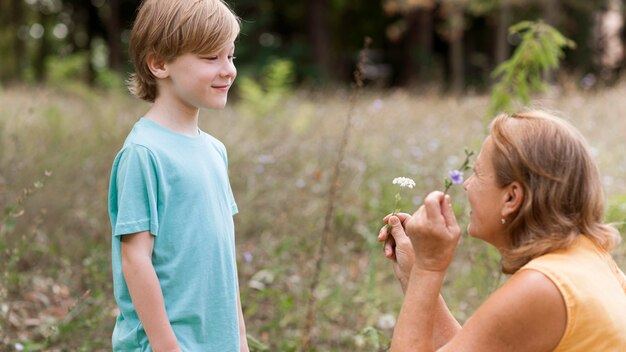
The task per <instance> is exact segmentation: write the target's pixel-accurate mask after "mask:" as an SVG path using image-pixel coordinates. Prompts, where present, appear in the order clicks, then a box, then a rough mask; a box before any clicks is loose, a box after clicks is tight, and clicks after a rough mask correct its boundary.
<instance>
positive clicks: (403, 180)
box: [393, 177, 415, 188]
mask: <svg viewBox="0 0 626 352" xmlns="http://www.w3.org/2000/svg"><path fill="white" fill-rule="evenodd" d="M393 184H394V185H400V187H409V188H413V187H415V181H413V180H412V179H410V178H408V177H396V178H394V179H393Z"/></svg>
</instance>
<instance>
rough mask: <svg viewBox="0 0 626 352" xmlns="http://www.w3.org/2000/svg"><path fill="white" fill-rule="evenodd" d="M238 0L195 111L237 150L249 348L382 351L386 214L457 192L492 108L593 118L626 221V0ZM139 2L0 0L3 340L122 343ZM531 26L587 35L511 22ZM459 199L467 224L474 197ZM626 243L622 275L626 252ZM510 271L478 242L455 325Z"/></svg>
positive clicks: (139, 108) (465, 241)
mask: <svg viewBox="0 0 626 352" xmlns="http://www.w3.org/2000/svg"><path fill="white" fill-rule="evenodd" d="M227 2H228V3H229V5H230V6H231V7H232V8H233V9H234V11H235V12H236V13H237V14H238V15H239V16H240V17H241V19H242V31H241V35H240V37H239V39H238V41H237V44H236V45H237V46H236V56H237V60H236V65H237V68H238V70H239V76H238V78H237V81H236V82H235V85H234V87H233V90H232V91H231V96H230V99H229V103H228V105H227V107H226V108H225V109H224V110H220V111H202V112H201V118H200V120H201V122H200V124H201V128H202V129H203V130H205V131H207V132H208V133H210V134H212V135H214V136H215V137H217V138H218V139H220V140H221V141H223V142H224V144H225V145H226V147H227V149H228V155H229V170H230V179H231V183H232V186H233V191H234V193H235V197H236V200H237V203H238V206H239V209H240V213H239V214H238V215H237V216H236V217H235V223H236V225H235V226H236V238H237V240H236V241H237V256H238V257H237V260H238V266H239V273H240V277H239V279H240V288H241V295H242V305H243V309H244V315H245V317H246V322H247V327H248V334H249V341H250V344H251V347H252V351H302V352H304V351H384V350H386V349H387V347H388V343H389V338H390V337H391V333H392V331H393V327H394V325H395V318H396V316H397V313H398V312H399V309H400V305H401V301H402V292H401V290H400V287H399V285H398V284H397V282H396V281H395V279H394V277H393V273H392V270H391V265H390V264H389V263H388V261H387V260H386V259H385V258H384V257H383V255H382V251H381V246H380V244H379V243H378V242H377V240H376V236H377V234H378V231H379V229H380V228H381V226H382V225H383V224H382V217H383V216H384V215H386V214H388V213H390V212H391V211H392V210H393V205H394V199H395V197H394V196H395V194H396V193H400V195H401V198H402V199H401V202H400V206H401V209H402V210H403V211H406V212H412V211H414V210H415V209H416V208H417V206H419V205H420V204H421V202H422V199H423V197H424V196H425V195H426V194H427V193H428V192H430V191H431V190H433V189H442V188H443V179H444V177H446V175H447V174H448V171H449V170H451V169H454V168H458V167H459V166H460V164H461V163H462V161H463V158H464V154H463V149H464V148H469V149H473V150H476V151H477V150H478V149H479V148H480V142H481V140H482V139H483V138H484V136H485V133H486V126H487V123H488V121H489V119H490V118H491V117H493V113H494V112H497V111H502V110H507V109H508V110H509V111H510V110H511V109H512V110H515V109H520V108H522V107H524V106H532V107H538V108H543V109H547V110H550V111H554V112H555V113H556V114H557V115H559V116H562V117H564V118H565V119H567V120H569V121H571V122H572V123H573V124H574V125H575V126H576V127H577V128H579V129H580V130H581V132H582V133H583V134H584V135H585V136H586V137H587V138H588V141H589V144H590V146H591V150H592V152H593V155H594V158H595V159H596V162H597V163H598V166H599V168H600V171H601V173H602V181H603V185H604V187H605V193H606V196H607V203H606V210H607V212H606V219H607V221H609V222H614V223H615V224H616V226H618V228H619V229H620V232H621V233H622V235H623V236H624V234H626V226H625V225H624V222H625V221H626V148H625V147H624V140H625V139H626V123H624V116H625V113H626V100H625V99H624V96H625V94H626V84H625V83H624V80H623V78H622V77H620V72H621V68H622V66H623V65H624V35H625V34H624V30H623V22H624V14H625V7H624V5H625V4H624V3H625V2H624V1H618V0H597V1H588V0H306V1H284V0H254V1H252V0H236V1H227ZM138 4H139V1H135V0H132V1H131V0H128V1H125V0H90V1H85V0H81V1H78V0H0V53H1V55H0V211H1V213H0V351H110V349H111V344H110V335H111V331H112V327H113V324H114V320H115V316H116V314H117V308H116V306H115V302H114V299H113V294H112V282H111V274H110V241H111V234H110V233H111V228H110V224H109V219H108V214H107V191H108V183H109V175H110V168H111V163H112V161H113V159H114V157H115V155H116V153H117V152H118V151H119V148H120V147H121V145H122V143H123V141H124V138H125V137H126V135H127V133H128V132H129V130H130V128H131V127H132V125H133V123H134V122H135V121H136V120H137V119H138V118H139V117H140V116H141V115H142V114H143V113H144V112H145V111H146V110H147V109H148V107H149V105H148V104H147V103H145V102H142V101H139V100H137V99H135V98H133V97H131V96H130V94H129V93H128V92H127V90H126V88H125V85H124V80H125V79H126V78H127V76H128V74H129V72H131V70H132V68H131V66H130V65H129V62H128V55H127V43H128V36H129V29H130V27H131V24H132V21H133V18H134V16H135V13H136V9H137V6H138ZM521 21H532V23H544V24H549V25H550V26H552V28H554V29H556V30H557V31H558V32H560V34H562V35H563V36H564V37H566V38H569V40H571V42H567V43H574V44H575V45H569V44H567V45H566V44H564V43H565V42H566V39H564V37H559V36H556V35H552V34H554V33H553V32H550V31H547V32H549V34H551V35H552V36H548V37H547V38H548V39H545V38H544V39H541V40H539V39H538V38H539V37H541V36H542V34H541V33H542V31H544V30H545V27H541V26H539V27H533V28H535V29H536V31H535V32H532V33H533V36H536V37H537V38H534V37H533V38H530V39H528V38H527V37H525V36H524V33H528V32H519V31H515V32H509V31H508V28H509V27H510V26H512V25H515V24H517V23H520V22H521ZM366 37H367V38H371V44H370V45H369V47H368V48H367V49H366V50H364V51H363V50H362V48H363V43H364V40H365V38H366ZM531 37H532V36H531ZM525 38H526V39H525ZM533 40H534V41H533ZM561 40H562V42H561V43H560V44H558V45H557V46H554V45H552V44H554V43H555V42H559V41H561ZM523 43H533V44H534V46H526V47H524V46H523ZM558 47H561V48H562V49H563V52H562V53H561V54H559V52H558V51H556V48H558ZM523 48H525V49H523ZM529 48H531V49H532V50H531V49H529ZM359 54H362V55H361V57H362V59H361V60H359V56H360V55H359ZM524 58H526V59H524ZM524 60H527V61H524ZM359 61H360V67H361V71H362V74H363V83H364V85H363V87H360V88H358V87H356V86H355V84H354V79H353V71H354V70H355V68H356V67H357V62H359ZM500 64H504V66H500V67H501V68H502V67H504V69H503V71H500V73H501V74H500V75H498V74H495V75H494V74H493V72H494V70H496V68H497V67H498V65H500ZM537 67H538V68H537ZM503 72H504V73H507V72H517V74H516V75H513V76H511V77H514V79H512V80H510V81H507V80H506V75H502V73H503ZM528 77H535V78H536V79H538V80H540V81H541V82H543V83H545V85H544V86H543V88H544V89H537V88H541V87H539V86H538V84H536V82H535V83H533V81H529V82H527V81H526V78H528ZM503 82H504V83H506V84H502V83H503ZM507 82H508V83H507ZM503 101H504V102H505V103H506V104H500V103H501V102H503ZM494 102H496V103H495V105H494ZM336 165H339V166H340V168H339V171H340V172H339V174H338V177H335V176H334V169H335V166H336ZM398 176H405V177H410V178H412V179H414V180H415V182H416V187H415V188H414V189H412V190H408V189H402V190H401V189H399V188H398V186H396V185H393V184H392V182H391V181H392V180H393V178H395V177H398ZM465 176H468V175H465ZM333 184H334V185H336V187H337V188H336V189H335V191H334V192H331V186H332V185H333ZM450 193H451V195H452V198H453V202H454V209H455V213H456V215H457V218H458V220H459V222H460V223H461V224H462V227H465V226H464V224H466V221H467V207H466V201H465V197H464V194H463V190H462V189H461V187H458V186H455V187H453V188H452V189H451V190H450ZM326 230H328V231H326ZM320 249H321V250H320ZM318 254H321V257H318ZM613 255H614V257H615V258H616V260H617V262H618V264H619V265H620V266H621V267H622V268H625V267H626V245H624V244H622V245H621V246H620V247H619V248H617V249H616V250H615V252H614V253H613ZM499 268H500V263H499V256H498V254H497V252H496V251H494V250H493V249H492V248H490V247H488V246H486V245H485V244H483V243H481V242H479V241H475V240H473V239H472V238H469V237H468V236H467V235H465V234H464V236H463V238H462V240H461V243H460V245H459V248H458V250H457V254H456V257H455V260H454V263H453V265H452V267H451V268H450V271H449V273H448V276H447V278H446V282H445V285H444V288H443V294H444V297H445V298H446V300H447V302H448V303H449V305H450V308H451V310H452V311H453V313H454V314H455V316H456V317H457V318H458V319H459V320H460V321H461V322H463V321H464V320H465V319H467V318H468V317H469V316H470V315H471V313H472V312H473V311H474V310H475V309H476V307H478V306H479V305H480V304H481V302H482V301H483V300H484V298H485V297H487V296H488V295H489V294H490V293H491V292H493V290H494V289H496V288H497V287H498V286H499V285H501V284H502V283H503V282H505V281H506V279H507V277H506V276H504V275H501V274H499ZM316 278H319V280H318V281H316V280H315V279H316ZM315 282H317V283H315ZM312 294H314V295H315V296H314V297H315V304H311V302H313V301H312V297H313V296H312ZM311 312H313V315H312V317H313V320H312V322H313V323H312V324H307V323H308V321H307V316H309V317H310V316H311V315H310V314H311ZM309 336H310V337H311V339H310V340H309V341H310V342H309V343H308V345H307V346H306V347H303V344H304V340H306V338H307V337H309Z"/></svg>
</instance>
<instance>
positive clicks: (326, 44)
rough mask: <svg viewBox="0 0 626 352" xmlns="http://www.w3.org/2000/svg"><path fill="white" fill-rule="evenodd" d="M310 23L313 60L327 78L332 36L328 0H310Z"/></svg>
mask: <svg viewBox="0 0 626 352" xmlns="http://www.w3.org/2000/svg"><path fill="white" fill-rule="evenodd" d="M308 10H309V16H308V25H309V33H308V34H309V38H310V40H311V44H312V46H313V48H312V51H313V52H312V55H313V62H314V64H315V65H316V66H317V68H318V70H319V71H320V74H321V75H322V76H323V78H324V79H327V78H328V77H329V74H330V65H329V64H330V38H329V37H328V31H329V29H330V28H329V27H330V26H329V21H328V12H329V6H328V0H308Z"/></svg>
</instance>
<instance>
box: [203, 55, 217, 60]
mask: <svg viewBox="0 0 626 352" xmlns="http://www.w3.org/2000/svg"><path fill="white" fill-rule="evenodd" d="M204 59H205V60H217V56H207V57H205V58H204Z"/></svg>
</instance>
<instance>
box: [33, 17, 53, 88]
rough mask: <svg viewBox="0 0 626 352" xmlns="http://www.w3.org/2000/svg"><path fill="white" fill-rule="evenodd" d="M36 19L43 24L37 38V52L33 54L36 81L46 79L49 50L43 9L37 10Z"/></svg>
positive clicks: (47, 29)
mask: <svg viewBox="0 0 626 352" xmlns="http://www.w3.org/2000/svg"><path fill="white" fill-rule="evenodd" d="M38 21H39V23H40V24H41V25H42V26H43V28H44V32H43V35H42V36H41V38H39V46H38V47H37V54H36V55H35V60H34V62H33V65H34V71H35V80H36V81H37V82H43V81H45V80H46V74H47V72H46V59H47V58H48V54H49V51H50V46H49V45H48V32H49V31H50V28H49V27H48V15H46V14H44V12H43V11H39V12H38Z"/></svg>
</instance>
